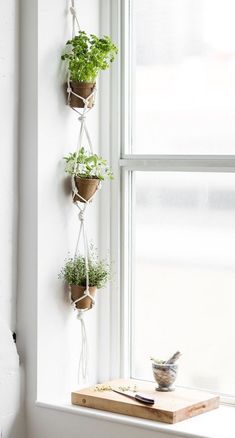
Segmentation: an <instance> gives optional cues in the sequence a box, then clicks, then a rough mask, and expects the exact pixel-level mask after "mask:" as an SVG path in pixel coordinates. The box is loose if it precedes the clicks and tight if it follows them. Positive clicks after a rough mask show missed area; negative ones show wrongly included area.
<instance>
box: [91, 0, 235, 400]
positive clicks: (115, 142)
mask: <svg viewBox="0 0 235 438" xmlns="http://www.w3.org/2000/svg"><path fill="white" fill-rule="evenodd" d="M131 3H132V0H101V11H102V13H101V31H102V32H103V33H104V32H107V31H109V33H110V35H111V36H112V38H113V40H114V41H115V42H116V43H117V45H118V47H119V49H120V51H119V56H118V60H117V62H115V63H114V64H113V66H112V70H111V74H110V88H109V92H108V93H107V79H102V80H101V83H100V88H101V92H102V102H103V97H104V96H105V95H106V99H105V102H106V104H107V106H106V109H105V111H104V106H103V103H101V104H102V108H101V114H102V116H101V137H100V140H101V141H100V143H101V145H102V146H101V151H102V153H103V154H104V155H106V156H109V158H110V162H111V166H112V168H113V171H114V174H115V180H114V181H113V182H112V183H111V184H110V191H109V194H108V195H107V193H104V194H103V197H102V199H101V211H103V209H104V208H106V211H107V210H108V211H109V213H108V214H107V215H106V218H105V220H104V218H103V216H102V218H101V224H102V225H101V242H104V246H105V245H107V243H109V247H110V255H111V260H112V261H114V266H115V269H114V270H115V275H114V278H113V281H112V282H111V285H110V301H109V324H106V326H105V330H106V333H107V330H109V334H110V338H109V345H108V346H106V347H105V348H103V349H102V351H101V354H100V356H101V363H100V368H101V369H102V370H104V369H105V370H106V372H105V373H101V374H99V380H100V381H102V378H101V375H102V377H105V378H118V377H127V378H128V377H130V375H131V290H132V278H131V275H130V266H131V263H132V257H131V250H132V246H133V241H132V236H131V230H132V226H131V222H132V218H133V214H132V211H131V208H132V207H131V206H132V203H131V193H132V190H131V186H132V175H133V173H132V172H133V171H155V172H165V171H171V172H179V171H180V172H220V173H224V172H225V173H226V172H235V155H170V154H169V155H135V154H129V153H128V154H127V153H125V150H126V148H125V145H128V144H130V141H131V136H132V132H131V129H130V125H131V122H130V121H131V120H132V114H131V102H130V96H132V95H133V94H132V93H131V88H132V85H133V84H131V79H130V78H131V69H132V68H133V62H132V59H131V50H130V46H131V41H130V38H131V32H132V29H131V27H132V23H131V17H130V16H131V13H132V11H131ZM129 14H130V15H129ZM129 17H130V20H129ZM108 23H109V24H108ZM108 125H109V126H110V132H109V134H107V126H108ZM104 144H106V147H104ZM107 145H108V146H107ZM109 145H110V146H109ZM107 229H108V230H109V233H108V239H107ZM101 305H102V303H101ZM100 316H101V315H100ZM102 316H104V314H102ZM105 316H106V317H107V306H106V309H105ZM102 325H103V323H102ZM104 358H105V360H104ZM104 361H106V366H104ZM108 364H109V365H108ZM223 402H225V403H226V402H228V403H229V404H231V398H228V397H226V396H225V397H223ZM232 403H235V400H234V401H233V399H232Z"/></svg>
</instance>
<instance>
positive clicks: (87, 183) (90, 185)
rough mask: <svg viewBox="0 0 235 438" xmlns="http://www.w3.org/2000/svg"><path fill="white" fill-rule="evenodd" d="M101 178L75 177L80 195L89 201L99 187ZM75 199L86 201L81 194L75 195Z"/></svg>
mask: <svg viewBox="0 0 235 438" xmlns="http://www.w3.org/2000/svg"><path fill="white" fill-rule="evenodd" d="M99 182H100V180H99V179H98V178H80V177H79V176H76V177H75V185H76V187H77V190H78V193H79V195H81V196H82V197H83V198H84V199H85V200H86V201H89V199H91V197H92V196H93V195H94V194H95V192H96V190H97V189H98V187H99ZM73 200H74V201H80V202H85V201H83V200H82V199H81V198H79V196H77V195H75V196H74V198H73Z"/></svg>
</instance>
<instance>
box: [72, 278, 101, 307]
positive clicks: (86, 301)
mask: <svg viewBox="0 0 235 438" xmlns="http://www.w3.org/2000/svg"><path fill="white" fill-rule="evenodd" d="M70 288H71V298H72V300H73V301H76V300H77V299H78V298H81V297H82V296H83V294H84V291H85V290H86V288H85V286H78V285H77V284H71V286H70ZM96 291H97V287H96V286H89V293H90V295H91V296H92V297H94V296H95V294H96ZM76 307H77V309H91V308H92V300H91V299H90V297H85V298H83V299H82V300H80V301H78V302H77V303H76Z"/></svg>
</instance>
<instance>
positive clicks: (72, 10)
mask: <svg viewBox="0 0 235 438" xmlns="http://www.w3.org/2000/svg"><path fill="white" fill-rule="evenodd" d="M69 10H70V12H71V14H72V15H73V16H74V17H76V15H77V12H76V9H75V8H74V7H73V6H70V8H69Z"/></svg>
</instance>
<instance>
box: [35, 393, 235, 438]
mask: <svg viewBox="0 0 235 438" xmlns="http://www.w3.org/2000/svg"><path fill="white" fill-rule="evenodd" d="M36 406H38V407H42V408H48V409H55V410H59V411H63V412H68V413H71V414H75V415H83V416H86V417H93V418H97V419H99V420H104V421H109V422H114V423H121V424H122V425H123V424H126V425H128V426H131V425H133V426H135V427H139V428H142V429H149V430H154V431H156V432H157V431H159V432H165V433H168V434H171V435H172V436H174V435H177V436H181V437H188V438H225V437H226V438H234V437H235V410H234V407H230V406H224V405H222V406H220V407H219V408H218V409H215V410H213V411H211V412H207V413H205V414H201V415H198V416H196V417H193V418H191V419H189V420H186V421H181V422H179V423H176V424H164V423H159V422H154V421H149V420H143V419H141V418H136V417H130V416H128V415H120V414H114V413H112V412H106V411H100V410H98V409H97V410H96V409H90V408H83V407H79V406H74V405H72V404H71V403H69V402H63V403H58V402H53V401H50V402H49V401H48V402H45V401H39V400H38V401H37V402H36Z"/></svg>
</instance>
